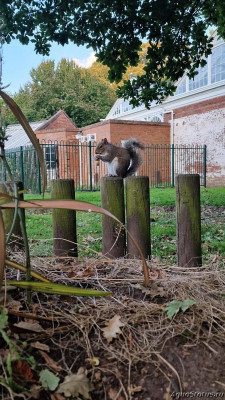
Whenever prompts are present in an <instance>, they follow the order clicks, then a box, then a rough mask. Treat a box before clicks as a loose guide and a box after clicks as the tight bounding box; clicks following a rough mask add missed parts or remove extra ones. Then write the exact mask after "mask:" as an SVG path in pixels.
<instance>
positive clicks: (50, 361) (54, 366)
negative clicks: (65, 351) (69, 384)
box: [39, 350, 62, 372]
mask: <svg viewBox="0 0 225 400" xmlns="http://www.w3.org/2000/svg"><path fill="white" fill-rule="evenodd" d="M39 353H40V354H41V356H42V357H43V358H44V360H45V362H46V364H47V366H48V367H49V368H52V369H53V370H54V371H56V372H59V371H61V370H62V368H61V367H60V365H58V364H56V362H55V361H54V360H53V359H52V358H51V357H49V355H48V354H46V353H45V352H44V351H42V350H39Z"/></svg>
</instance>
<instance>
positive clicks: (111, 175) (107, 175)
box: [104, 174, 118, 178]
mask: <svg viewBox="0 0 225 400" xmlns="http://www.w3.org/2000/svg"><path fill="white" fill-rule="evenodd" d="M116 176H118V175H113V174H105V175H104V177H105V178H112V177H114V178H115V177H116Z"/></svg>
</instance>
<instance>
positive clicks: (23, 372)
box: [12, 360, 38, 382]
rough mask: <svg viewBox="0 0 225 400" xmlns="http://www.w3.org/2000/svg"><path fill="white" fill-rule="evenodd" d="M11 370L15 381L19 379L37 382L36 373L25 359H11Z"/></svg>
mask: <svg viewBox="0 0 225 400" xmlns="http://www.w3.org/2000/svg"><path fill="white" fill-rule="evenodd" d="M12 372H13V378H14V379H15V381H18V379H19V380H20V381H21V380H22V381H28V382H30V381H33V382H37V381H38V379H37V374H36V373H35V372H34V371H32V369H31V367H30V365H29V364H28V362H27V361H25V360H14V361H12Z"/></svg>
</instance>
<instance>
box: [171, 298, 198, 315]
mask: <svg viewBox="0 0 225 400" xmlns="http://www.w3.org/2000/svg"><path fill="white" fill-rule="evenodd" d="M194 304H196V301H195V300H191V299H186V300H184V301H180V300H173V301H171V302H170V303H169V304H167V306H166V307H164V309H163V311H165V312H166V315H167V317H168V318H169V319H172V318H173V316H174V315H176V314H177V313H178V312H179V311H183V312H184V311H186V310H188V308H190V307H191V306H193V305H194Z"/></svg>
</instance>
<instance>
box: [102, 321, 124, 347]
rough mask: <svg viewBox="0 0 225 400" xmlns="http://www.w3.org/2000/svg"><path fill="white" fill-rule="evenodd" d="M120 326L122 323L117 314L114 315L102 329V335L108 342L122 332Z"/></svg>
mask: <svg viewBox="0 0 225 400" xmlns="http://www.w3.org/2000/svg"><path fill="white" fill-rule="evenodd" d="M121 326H124V323H123V322H121V321H120V316H119V315H114V317H113V318H111V319H110V320H109V321H108V323H107V325H106V327H105V328H103V329H102V331H103V332H104V333H103V335H104V337H105V338H106V339H107V342H108V343H110V342H111V341H112V340H113V339H115V338H116V337H117V335H120V334H121V333H122V331H121V329H120V327H121Z"/></svg>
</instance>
